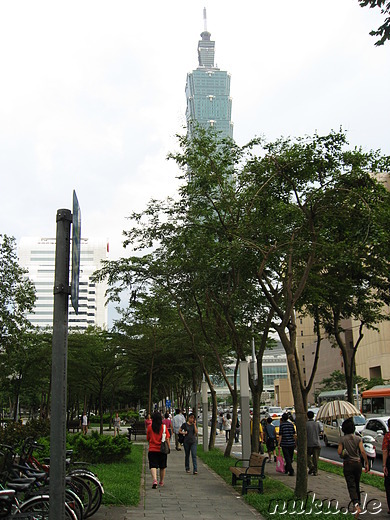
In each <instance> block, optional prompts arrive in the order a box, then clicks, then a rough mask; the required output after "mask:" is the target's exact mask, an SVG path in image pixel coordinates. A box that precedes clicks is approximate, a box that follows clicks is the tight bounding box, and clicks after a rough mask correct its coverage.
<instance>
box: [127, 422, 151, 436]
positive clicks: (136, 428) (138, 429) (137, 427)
mask: <svg viewBox="0 0 390 520" xmlns="http://www.w3.org/2000/svg"><path fill="white" fill-rule="evenodd" d="M132 435H134V440H137V435H146V431H145V423H144V422H143V421H142V422H140V421H136V422H135V423H133V424H131V425H130V426H129V427H128V428H127V438H128V439H129V441H131V436H132Z"/></svg>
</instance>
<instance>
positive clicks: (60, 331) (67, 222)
mask: <svg viewBox="0 0 390 520" xmlns="http://www.w3.org/2000/svg"><path fill="white" fill-rule="evenodd" d="M72 224H73V226H72V228H73V229H72V283H71V287H70V290H69V264H70V261H69V260H70V236H71V232H70V227H71V225H72ZM80 236H81V212H80V206H79V203H78V200H77V196H76V192H75V191H73V215H72V214H71V213H70V210H68V209H59V210H58V211H57V235H56V259H55V274H54V291H53V292H54V311H53V351H52V369H51V381H52V389H51V417H50V493H49V496H50V504H49V508H50V511H49V520H59V519H62V518H65V480H66V416H67V405H66V395H67V357H68V315H69V293H70V294H71V299H72V305H73V308H74V310H75V312H76V314H77V313H78V305H79V275H80Z"/></svg>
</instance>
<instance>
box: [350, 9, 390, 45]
mask: <svg viewBox="0 0 390 520" xmlns="http://www.w3.org/2000/svg"><path fill="white" fill-rule="evenodd" d="M358 1H359V4H360V7H367V6H369V7H370V9H373V8H375V7H378V8H379V9H380V10H381V14H384V15H387V17H386V18H385V21H384V23H383V24H382V25H380V26H379V27H378V29H377V30H376V31H374V30H373V31H371V32H370V35H371V36H379V37H380V38H379V40H378V41H377V42H375V45H376V46H379V45H384V43H385V42H386V41H387V40H390V1H389V0H358Z"/></svg>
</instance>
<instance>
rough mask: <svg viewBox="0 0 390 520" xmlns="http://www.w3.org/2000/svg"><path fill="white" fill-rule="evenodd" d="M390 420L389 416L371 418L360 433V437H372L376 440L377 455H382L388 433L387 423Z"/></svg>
mask: <svg viewBox="0 0 390 520" xmlns="http://www.w3.org/2000/svg"><path fill="white" fill-rule="evenodd" d="M389 419H390V416H389V415H386V416H382V417H371V418H370V419H367V422H366V425H365V427H364V428H363V430H362V431H361V432H360V435H362V436H365V435H371V437H373V438H374V439H375V442H374V446H375V449H376V453H377V454H379V455H382V442H383V437H384V435H385V433H387V432H388V428H387V421H388V420H389Z"/></svg>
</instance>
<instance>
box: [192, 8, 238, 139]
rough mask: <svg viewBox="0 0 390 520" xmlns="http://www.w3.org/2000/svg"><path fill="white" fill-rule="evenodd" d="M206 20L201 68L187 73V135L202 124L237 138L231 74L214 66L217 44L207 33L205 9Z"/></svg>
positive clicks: (200, 42)
mask: <svg viewBox="0 0 390 520" xmlns="http://www.w3.org/2000/svg"><path fill="white" fill-rule="evenodd" d="M203 19H204V30H203V32H202V33H201V37H202V39H201V40H200V41H199V43H198V62H199V66H198V67H197V68H196V69H195V70H193V71H192V72H190V73H188V74H187V83H186V98H187V109H186V119H187V132H188V134H189V135H191V132H192V131H193V128H194V126H195V125H196V124H198V125H200V126H202V127H204V128H213V129H214V130H215V131H216V132H218V133H219V136H220V137H221V138H224V137H231V138H233V124H232V122H231V114H232V99H231V97H230V74H228V73H227V72H226V71H223V70H220V69H219V68H218V67H217V66H216V65H215V64H214V58H215V42H214V41H212V40H211V33H209V32H208V31H207V20H206V9H204V10H203Z"/></svg>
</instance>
